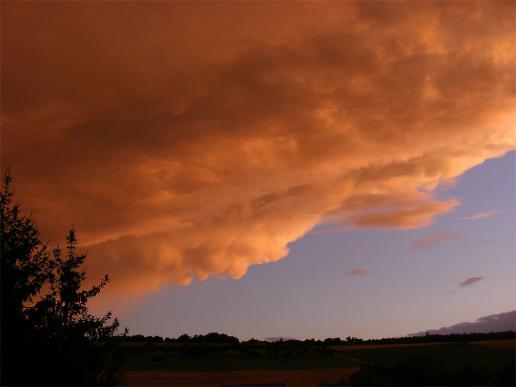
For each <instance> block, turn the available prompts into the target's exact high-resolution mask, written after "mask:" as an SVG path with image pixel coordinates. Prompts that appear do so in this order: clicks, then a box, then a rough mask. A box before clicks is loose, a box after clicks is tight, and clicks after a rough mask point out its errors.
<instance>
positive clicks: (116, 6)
mask: <svg viewBox="0 0 516 387" xmlns="http://www.w3.org/2000/svg"><path fill="white" fill-rule="evenodd" d="M1 8H2V9H1V11H2V12H1V18H2V19H1V22H2V23H1V81H2V83H1V101H0V102H1V121H2V122H1V123H2V130H1V162H2V167H3V168H5V167H6V166H9V167H10V168H11V170H12V172H13V174H14V175H15V178H16V188H17V195H18V198H19V199H20V200H22V201H23V202H24V203H25V206H26V207H27V208H28V209H31V210H33V214H34V216H35V217H36V218H37V220H38V225H39V227H40V229H41V233H42V235H43V236H44V238H48V239H49V240H50V241H51V243H57V242H58V241H62V239H63V236H64V235H65V233H66V231H67V230H68V229H69V228H70V227H71V226H73V227H74V228H75V229H76V231H77V233H78V237H79V241H80V247H81V248H82V249H83V251H87V252H88V260H87V270H88V277H89V279H90V280H91V281H95V279H97V278H99V277H100V276H101V275H103V274H104V273H106V272H107V273H108V274H109V276H110V278H111V281H112V282H111V284H110V285H109V287H108V288H107V289H106V290H105V292H103V293H104V294H103V296H102V300H99V301H98V302H97V303H96V304H95V305H94V306H93V308H94V309H95V308H96V309H98V310H101V309H103V308H106V307H110V308H111V309H112V310H113V311H115V312H116V313H117V314H118V315H120V317H121V319H122V322H123V323H125V324H126V325H128V326H129V328H130V329H131V331H132V332H134V333H145V334H160V335H163V336H176V335H178V334H181V333H185V332H186V333H191V334H192V333H205V332H209V331H221V332H226V333H230V334H234V335H237V336H239V337H241V338H249V337H253V336H254V337H257V338H264V337H270V336H284V337H298V338H304V337H327V336H347V335H352V336H361V337H380V336H386V335H401V334H406V333H410V332H416V331H421V330H424V329H430V328H439V327H441V326H446V325H452V324H454V323H458V322H462V321H473V320H476V319H477V318H479V317H481V316H485V315H489V314H496V313H501V312H506V311H509V310H512V309H514V308H515V305H516V303H515V296H514V294H515V292H514V290H515V289H514V283H515V281H514V280H515V254H516V251H515V250H516V248H515V245H514V240H515V238H514V236H515V235H516V227H515V223H514V219H515V218H514V215H515V213H514V211H515V197H516V192H515V184H516V183H515V175H516V174H515V153H514V150H515V149H516V128H515V113H516V109H515V106H516V103H515V102H516V101H515V99H516V98H515V93H514V91H515V90H514V85H515V84H516V82H515V81H516V80H515V77H516V71H515V62H516V55H515V53H516V47H515V46H516V42H515V39H514V36H515V33H516V25H515V23H514V12H515V11H516V9H515V8H516V4H515V3H514V2H510V1H508V2H436V3H434V2H421V3H415V2H325V3H317V2H306V3H301V2H300V3H288V2H285V3H279V2H274V3H273V2H256V3H255V2H246V3H244V2H227V3H226V2H218V3H208V2H190V3H187V2H150V3H144V2H103V3H101V2H2V3H1Z"/></svg>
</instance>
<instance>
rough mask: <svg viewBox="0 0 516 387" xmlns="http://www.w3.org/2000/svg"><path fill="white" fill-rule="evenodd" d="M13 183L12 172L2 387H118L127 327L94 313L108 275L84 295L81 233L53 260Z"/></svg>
mask: <svg viewBox="0 0 516 387" xmlns="http://www.w3.org/2000/svg"><path fill="white" fill-rule="evenodd" d="M12 181H13V179H12V176H11V175H10V173H9V172H7V173H6V174H5V175H4V178H3V190H2V192H1V194H0V211H1V216H2V219H1V269H2V272H1V279H2V295H1V297H2V304H1V312H2V316H1V317H2V327H1V332H2V384H4V385H5V384H8V385H16V384H22V385H38V384H43V385H96V384H116V382H117V378H118V376H119V374H118V370H119V368H120V359H118V358H116V356H115V355H116V351H115V343H114V340H113V338H114V336H115V335H116V334H117V332H118V328H119V325H120V324H119V321H118V319H116V318H115V319H112V316H111V313H107V314H106V315H104V316H103V317H100V318H99V317H95V316H93V315H91V314H89V311H88V301H89V300H90V299H92V298H93V297H95V296H97V295H98V294H99V293H100V291H101V290H102V288H103V287H104V286H105V285H106V284H107V283H108V282H109V279H108V277H107V275H106V276H105V277H104V278H103V279H102V280H101V281H100V283H99V284H97V285H93V286H92V287H91V288H89V289H86V290H84V289H83V282H84V281H85V280H86V272H85V271H84V270H83V269H82V267H83V264H84V262H85V260H86V258H87V256H86V255H85V254H78V253H77V238H76V235H75V231H74V230H71V231H70V232H69V234H68V236H67V238H66V239H67V245H66V251H65V253H63V251H62V249H61V248H60V247H59V246H58V247H56V248H55V249H53V251H52V254H49V252H48V249H47V245H46V244H44V243H42V241H41V239H40V235H39V231H38V229H37V226H36V222H35V220H34V219H33V218H32V216H31V215H29V216H25V215H23V214H22V212H21V204H20V203H15V202H13V194H14V192H13V190H12V188H11V186H12ZM126 333H127V332H126Z"/></svg>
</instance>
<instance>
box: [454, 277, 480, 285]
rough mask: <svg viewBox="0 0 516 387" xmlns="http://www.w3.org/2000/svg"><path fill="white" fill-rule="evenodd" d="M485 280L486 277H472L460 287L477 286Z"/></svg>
mask: <svg viewBox="0 0 516 387" xmlns="http://www.w3.org/2000/svg"><path fill="white" fill-rule="evenodd" d="M483 279H484V277H471V278H467V279H466V280H465V281H463V282H461V283H460V284H459V286H462V287H469V286H473V285H475V284H476V283H477V282H480V281H482V280H483Z"/></svg>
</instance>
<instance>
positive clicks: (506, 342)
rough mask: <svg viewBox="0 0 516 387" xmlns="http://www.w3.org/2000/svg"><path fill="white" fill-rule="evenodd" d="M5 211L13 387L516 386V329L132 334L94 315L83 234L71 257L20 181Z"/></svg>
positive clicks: (8, 380)
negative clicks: (40, 224)
mask: <svg viewBox="0 0 516 387" xmlns="http://www.w3.org/2000/svg"><path fill="white" fill-rule="evenodd" d="M0 213H1V256H0V257H1V383H2V385H49V386H51V385H116V384H124V383H125V384H133V385H135V384H136V385H146V384H149V383H148V382H149V379H145V378H149V377H152V375H161V377H162V379H161V381H162V385H182V384H185V381H186V382H189V383H186V384H189V385H195V383H196V382H195V381H194V382H192V380H191V379H190V380H188V377H195V376H199V375H200V374H204V375H208V377H204V379H199V380H204V381H210V378H211V376H212V375H214V377H215V376H216V377H217V379H216V380H217V382H213V383H215V384H211V385H217V383H218V384H229V385H238V383H239V382H238V381H237V379H235V372H236V373H238V372H240V373H239V374H238V375H239V377H240V378H243V377H245V378H247V379H245V378H244V379H238V380H245V381H246V382H245V383H244V382H241V384H253V383H254V384H255V385H256V384H262V383H265V382H264V381H266V382H267V383H268V384H274V385H289V384H290V385H299V384H302V382H303V383H304V382H305V381H306V380H307V378H308V377H310V378H311V379H310V380H311V382H310V383H313V384H321V385H323V384H324V385H350V386H368V385H399V386H409V385H439V386H440V385H456V386H459V385H502V386H503V385H515V372H516V371H515V363H516V358H515V353H516V351H515V346H514V343H515V340H516V333H515V332H512V331H511V332H497V333H479V334H462V335H460V334H459V335H457V334H453V335H425V336H419V337H402V338H385V339H370V340H363V339H359V338H356V337H347V338H345V339H341V338H327V339H325V340H315V339H308V340H304V341H301V340H294V339H285V340H282V339H277V340H274V341H263V340H256V339H251V340H247V341H240V340H239V339H238V338H236V337H233V336H230V335H227V334H222V333H215V332H213V333H208V334H205V335H194V336H189V335H186V334H184V335H181V336H179V337H177V338H168V337H166V338H162V337H160V336H143V335H133V336H129V335H128V333H127V331H125V332H123V333H121V332H119V322H118V320H117V319H116V318H115V319H113V318H112V316H111V314H110V313H108V314H106V315H105V316H103V317H100V318H99V317H95V316H93V315H91V314H89V312H88V307H87V304H88V301H89V300H90V299H91V298H93V297H95V296H97V295H98V294H99V293H100V291H101V290H102V288H103V287H104V286H105V285H106V284H107V283H108V278H107V276H105V277H104V278H103V279H102V280H101V281H100V282H99V283H98V284H96V285H93V286H91V287H89V288H88V287H85V286H84V281H85V279H86V274H85V272H84V270H83V269H82V267H83V264H84V262H85V260H86V255H83V254H79V253H78V252H77V251H76V245H77V239H76V235H75V232H74V231H73V230H71V231H70V232H69V233H68V235H67V238H66V240H67V243H66V247H65V248H64V249H61V248H60V247H59V246H57V247H55V248H54V249H52V250H51V251H50V250H49V249H48V247H47V244H46V243H44V242H42V240H41V238H40V235H39V232H38V229H37V227H36V223H35V220H34V219H33V218H32V217H31V216H30V215H25V214H24V213H23V212H22V210H21V205H20V204H19V203H16V202H15V201H14V200H13V190H12V177H11V176H10V175H9V174H8V173H7V174H6V175H5V176H4V178H3V187H2V191H1V192H0ZM286 370H288V372H285V373H283V374H282V373H281V372H279V371H286ZM321 370H322V371H324V370H331V371H332V372H322V371H321ZM262 371H263V372H262ZM265 371H271V372H269V373H267V372H265ZM273 371H274V372H273ZM276 371H278V372H276ZM308 371H314V372H308ZM185 372H186V373H188V372H191V374H187V375H186V376H185ZM253 372H254V373H253ZM259 372H261V374H260V378H261V379H259V380H260V381H259V382H257V380H258V379H257V377H258V373H259ZM138 373H139V374H138ZM179 373H181V375H182V377H183V379H178V378H179ZM210 373H213V374H210ZM215 374H216V375H215ZM330 374H331V375H330ZM131 375H133V376H134V375H136V376H138V375H139V378H138V379H131ZM142 375H143V376H142ZM188 375H190V376H188ZM328 375H330V376H331V378H330V379H331V380H330V379H328V378H329V376H328ZM185 377H186V379H185ZM303 378H304V379H303ZM135 380H136V382H135ZM175 380H179V382H177V383H175ZM213 380H215V379H213ZM155 382H156V380H153V385H159V383H155ZM305 384H306V383H305ZM208 385H210V384H208Z"/></svg>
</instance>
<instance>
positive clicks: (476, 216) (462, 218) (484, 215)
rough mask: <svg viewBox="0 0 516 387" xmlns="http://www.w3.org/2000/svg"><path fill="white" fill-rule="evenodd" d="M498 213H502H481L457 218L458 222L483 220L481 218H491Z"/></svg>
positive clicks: (497, 211)
mask: <svg viewBox="0 0 516 387" xmlns="http://www.w3.org/2000/svg"><path fill="white" fill-rule="evenodd" d="M499 212H502V210H496V211H483V212H479V213H478V214H475V215H470V216H463V217H461V218H458V220H479V219H483V218H488V217H489V216H493V215H495V214H498V213H499Z"/></svg>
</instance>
